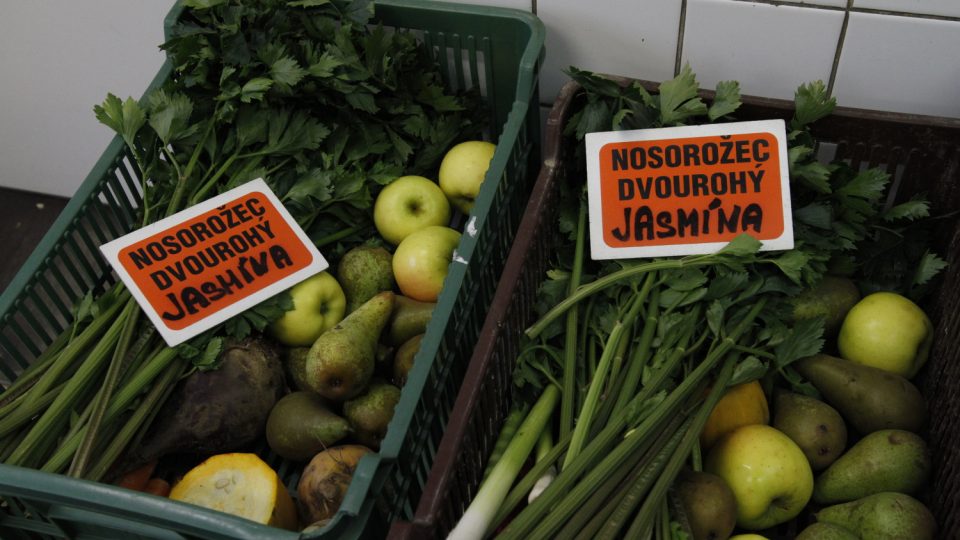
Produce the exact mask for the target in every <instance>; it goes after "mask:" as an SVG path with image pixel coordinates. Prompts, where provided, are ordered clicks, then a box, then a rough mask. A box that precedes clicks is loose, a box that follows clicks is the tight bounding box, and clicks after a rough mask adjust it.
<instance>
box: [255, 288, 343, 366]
mask: <svg viewBox="0 0 960 540" xmlns="http://www.w3.org/2000/svg"><path fill="white" fill-rule="evenodd" d="M290 297H291V298H292V299H293V309H291V310H290V311H287V312H286V313H284V314H283V315H282V316H281V317H280V318H279V319H277V320H276V321H274V322H273V323H272V324H271V325H270V333H271V334H273V337H275V338H276V339H277V341H279V342H280V343H282V344H284V345H286V346H288V347H309V346H310V345H313V342H314V341H316V340H317V338H318V337H320V334H322V333H324V332H326V331H327V330H329V329H330V328H333V326H334V325H335V324H337V323H338V322H340V321H341V320H342V319H343V315H344V312H345V311H346V309H347V297H346V295H345V294H344V293H343V288H342V287H340V283H339V282H337V280H336V278H334V277H333V276H332V275H331V274H330V273H329V272H320V273H318V274H314V275H312V276H310V277H309V278H307V279H305V280H303V281H301V282H300V283H297V284H296V285H294V286H293V287H292V288H291V289H290Z"/></svg>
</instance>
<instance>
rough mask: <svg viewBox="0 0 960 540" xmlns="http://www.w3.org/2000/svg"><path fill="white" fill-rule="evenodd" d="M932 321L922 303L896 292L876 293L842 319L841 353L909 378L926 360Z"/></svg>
mask: <svg viewBox="0 0 960 540" xmlns="http://www.w3.org/2000/svg"><path fill="white" fill-rule="evenodd" d="M932 342H933V324H932V323H931V322H930V318H929V317H927V314H926V313H924V312H923V310H922V309H920V307H919V306H917V305H916V304H914V303H913V302H912V301H910V299H909V298H906V297H904V296H902V295H899V294H897V293H893V292H877V293H873V294H871V295H869V296H867V297H865V298H864V299H863V300H860V301H859V302H857V304H856V305H854V306H853V308H851V309H850V313H848V314H847V316H846V318H844V319H843V325H842V326H841V327H840V335H839V336H837V348H838V349H839V351H840V356H842V357H843V358H845V359H847V360H850V361H851V362H857V363H858V364H864V365H867V366H872V367H876V368H880V369H883V370H886V371H889V372H891V373H896V374H897V375H902V376H904V377H906V378H908V379H911V378H913V376H914V375H916V374H917V371H919V370H920V368H921V367H923V365H924V364H925V363H926V362H927V357H928V356H929V355H930V345H931V343H932Z"/></svg>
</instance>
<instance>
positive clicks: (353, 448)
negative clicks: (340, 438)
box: [297, 444, 373, 523]
mask: <svg viewBox="0 0 960 540" xmlns="http://www.w3.org/2000/svg"><path fill="white" fill-rule="evenodd" d="M371 452H373V451H372V450H370V449H369V448H367V447H366V446H360V445H358V444H347V445H342V446H334V447H332V448H328V449H327V450H324V451H323V452H320V453H319V454H317V455H315V456H314V457H313V459H311V460H310V463H308V464H307V466H306V468H304V470H303V474H302V475H301V476H300V483H299V484H298V485H297V494H298V495H299V497H300V500H299V502H298V504H299V508H300V519H301V521H303V522H304V523H314V522H317V521H321V520H324V519H329V518H332V517H333V516H334V514H336V513H337V509H338V508H340V503H341V502H343V497H344V495H346V494H347V488H348V487H350V481H351V480H352V479H353V472H354V471H355V470H356V468H357V463H359V462H360V458H362V457H363V456H365V455H366V454H369V453H371Z"/></svg>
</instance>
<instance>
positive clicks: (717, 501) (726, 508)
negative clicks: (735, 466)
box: [674, 470, 737, 540]
mask: <svg viewBox="0 0 960 540" xmlns="http://www.w3.org/2000/svg"><path fill="white" fill-rule="evenodd" d="M674 490H675V491H676V494H677V497H678V498H679V499H680V504H681V505H682V507H683V511H684V513H685V514H686V519H687V522H688V523H689V524H690V533H691V535H692V539H693V540H710V539H716V538H729V537H730V534H731V533H732V532H733V528H734V527H735V526H736V524H737V500H736V499H735V498H734V495H733V491H731V490H730V486H728V485H727V483H726V482H724V481H723V479H722V478H720V477H719V476H717V475H715V474H710V473H706V472H702V471H691V470H684V471H682V472H681V473H680V475H679V476H678V477H677V483H676V484H675V485H674Z"/></svg>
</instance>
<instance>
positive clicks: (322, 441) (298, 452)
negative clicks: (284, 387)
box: [266, 392, 353, 461]
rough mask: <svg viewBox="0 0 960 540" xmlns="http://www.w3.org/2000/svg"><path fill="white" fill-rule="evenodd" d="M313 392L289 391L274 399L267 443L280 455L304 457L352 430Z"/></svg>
mask: <svg viewBox="0 0 960 540" xmlns="http://www.w3.org/2000/svg"><path fill="white" fill-rule="evenodd" d="M352 431H353V430H352V428H351V427H350V423H349V422H347V420H346V419H344V418H342V417H340V416H338V415H337V414H336V413H334V412H333V411H332V410H330V407H329V406H328V405H327V403H326V401H325V400H324V399H323V398H322V397H320V395H318V394H314V393H313V392H291V393H289V394H287V395H285V396H283V397H282V398H280V400H279V401H277V404H276V405H274V406H273V409H272V410H271V411H270V416H269V417H267V427H266V435H267V444H269V445H270V449H271V450H273V451H274V452H275V453H276V454H277V455H279V456H280V457H284V458H287V459H292V460H295V461H305V460H307V459H310V458H312V457H313V456H315V455H316V454H317V453H318V452H321V451H323V450H325V449H326V448H327V447H330V446H333V445H334V444H336V443H337V442H338V441H340V440H341V439H343V438H344V437H346V436H347V435H349V434H350V433H351V432H352Z"/></svg>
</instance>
